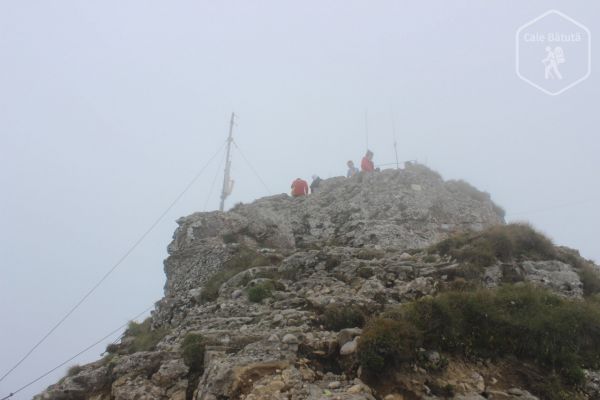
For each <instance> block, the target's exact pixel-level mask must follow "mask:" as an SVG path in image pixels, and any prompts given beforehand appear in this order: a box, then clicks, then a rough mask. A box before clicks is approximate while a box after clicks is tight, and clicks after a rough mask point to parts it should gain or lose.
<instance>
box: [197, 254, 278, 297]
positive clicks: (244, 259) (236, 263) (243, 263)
mask: <svg viewBox="0 0 600 400" xmlns="http://www.w3.org/2000/svg"><path fill="white" fill-rule="evenodd" d="M273 261H274V260H272V259H270V258H268V257H265V256H264V255H262V254H260V253H258V252H256V251H254V250H252V249H250V248H249V247H246V246H241V247H240V248H239V249H238V252H237V253H236V254H235V255H234V256H233V257H231V258H230V259H229V260H228V261H226V262H225V263H224V264H223V267H222V268H221V270H220V271H218V272H216V273H215V274H214V275H212V276H211V277H210V278H209V279H208V281H207V282H206V283H205V284H204V287H203V288H202V293H201V294H200V298H201V299H202V300H203V301H214V300H216V299H217V297H219V289H221V285H223V283H225V282H227V281H228V280H229V279H231V278H232V277H234V276H235V275H237V274H238V273H240V272H242V271H246V270H248V269H250V268H254V267H260V266H266V265H271V264H273Z"/></svg>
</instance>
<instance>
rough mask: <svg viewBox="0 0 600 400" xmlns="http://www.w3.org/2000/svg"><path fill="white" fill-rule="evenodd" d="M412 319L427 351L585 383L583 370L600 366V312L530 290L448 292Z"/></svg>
mask: <svg viewBox="0 0 600 400" xmlns="http://www.w3.org/2000/svg"><path fill="white" fill-rule="evenodd" d="M405 315H406V317H405V318H406V320H408V321H410V322H411V323H412V324H414V326H415V327H416V328H417V329H418V330H419V331H421V332H422V334H423V341H424V345H425V347H426V348H437V349H440V350H445V351H450V352H457V353H462V354H465V355H467V356H471V355H474V356H478V357H502V356H507V355H514V356H516V357H518V358H520V359H528V360H532V361H534V362H535V363H536V364H538V365H539V366H540V367H543V368H546V369H547V370H550V371H555V372H556V373H557V374H559V375H560V376H561V377H562V378H563V379H564V380H565V382H567V383H569V384H577V383H580V382H581V379H582V370H581V367H589V368H597V367H599V366H600V307H599V306H598V305H597V304H593V303H592V302H584V301H569V300H565V299H562V298H560V297H558V296H556V295H554V294H552V293H550V292H548V291H545V290H542V289H537V288H534V287H531V286H526V285H515V286H513V285H507V286H505V287H502V288H500V289H498V290H494V291H490V290H479V291H476V292H447V293H443V294H441V295H439V296H437V297H435V298H432V299H424V300H421V301H418V302H416V303H413V304H412V305H411V306H410V307H409V308H408V311H407V313H406V314H405Z"/></svg>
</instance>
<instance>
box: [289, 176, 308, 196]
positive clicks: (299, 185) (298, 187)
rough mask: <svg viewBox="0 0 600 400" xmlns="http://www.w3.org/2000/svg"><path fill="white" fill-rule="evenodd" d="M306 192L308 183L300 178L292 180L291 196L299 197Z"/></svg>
mask: <svg viewBox="0 0 600 400" xmlns="http://www.w3.org/2000/svg"><path fill="white" fill-rule="evenodd" d="M307 194H308V183H307V182H306V181H305V180H304V179H301V178H296V180H295V181H294V182H292V197H301V196H306V195H307Z"/></svg>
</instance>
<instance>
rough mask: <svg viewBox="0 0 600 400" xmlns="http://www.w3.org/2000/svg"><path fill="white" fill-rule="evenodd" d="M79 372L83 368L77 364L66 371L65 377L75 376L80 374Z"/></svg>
mask: <svg viewBox="0 0 600 400" xmlns="http://www.w3.org/2000/svg"><path fill="white" fill-rule="evenodd" d="M81 371H83V367H82V366H81V365H79V364H75V365H72V366H70V367H69V369H68V370H67V376H75V375H77V374H78V373H80V372H81Z"/></svg>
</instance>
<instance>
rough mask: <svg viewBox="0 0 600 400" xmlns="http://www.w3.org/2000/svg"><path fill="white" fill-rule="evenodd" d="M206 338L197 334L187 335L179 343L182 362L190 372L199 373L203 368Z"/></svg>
mask: <svg viewBox="0 0 600 400" xmlns="http://www.w3.org/2000/svg"><path fill="white" fill-rule="evenodd" d="M205 351H206V338H205V337H204V336H202V335H200V334H197V333H188V334H187V335H185V337H184V338H183V341H182V342H181V353H182V355H183V361H184V362H185V364H186V365H187V366H188V367H189V368H190V371H191V372H199V371H201V370H202V368H203V366H204V352H205Z"/></svg>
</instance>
